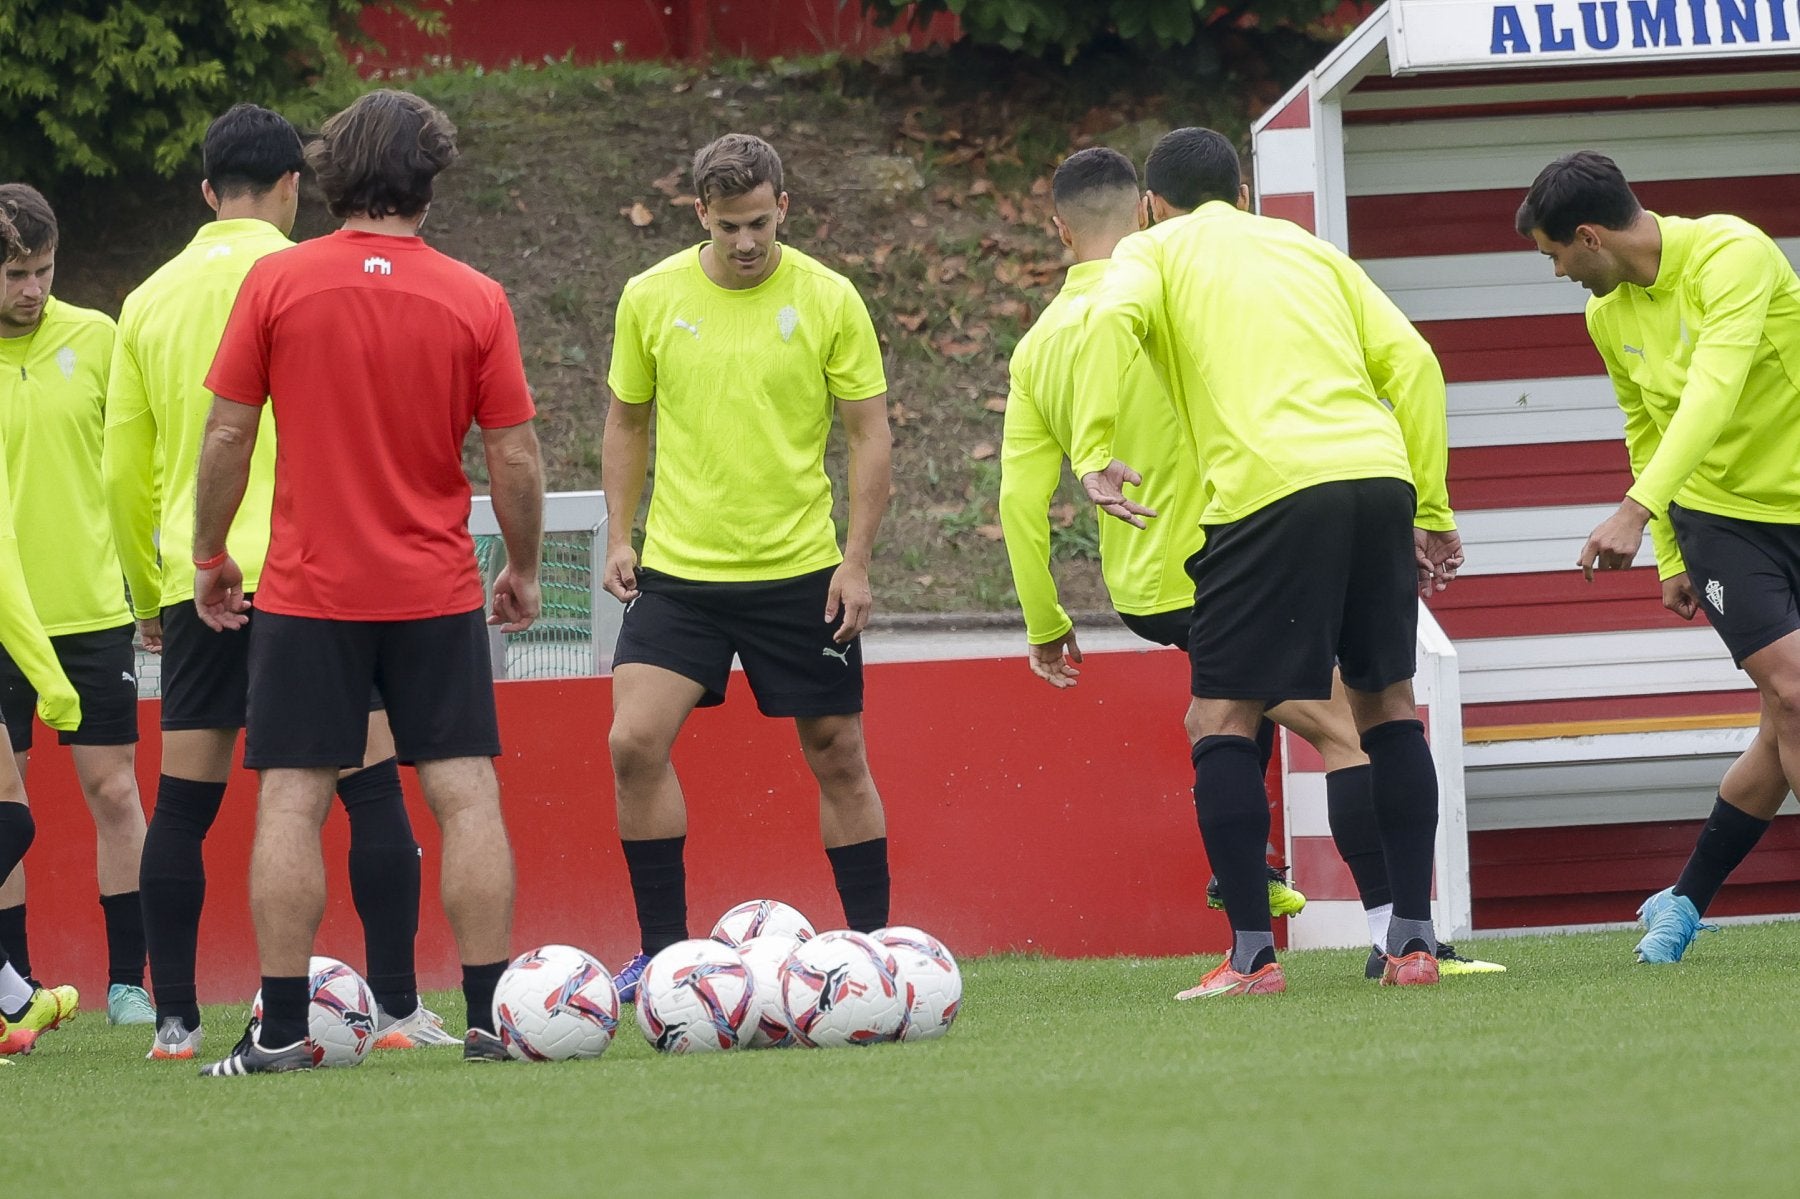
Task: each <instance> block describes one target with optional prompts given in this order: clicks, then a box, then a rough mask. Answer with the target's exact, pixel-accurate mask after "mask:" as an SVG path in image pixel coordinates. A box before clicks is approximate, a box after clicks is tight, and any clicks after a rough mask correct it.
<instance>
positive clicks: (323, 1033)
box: [250, 957, 375, 1066]
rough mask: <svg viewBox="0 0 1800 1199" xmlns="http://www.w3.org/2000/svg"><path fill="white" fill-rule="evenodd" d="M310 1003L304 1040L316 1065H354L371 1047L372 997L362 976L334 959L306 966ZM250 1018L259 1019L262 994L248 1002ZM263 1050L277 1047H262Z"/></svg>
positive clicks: (322, 960)
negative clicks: (311, 1052)
mask: <svg viewBox="0 0 1800 1199" xmlns="http://www.w3.org/2000/svg"><path fill="white" fill-rule="evenodd" d="M306 972H307V985H308V987H309V988H310V989H311V992H312V1000H311V1002H309V1003H308V1004H307V1005H306V1040H307V1042H308V1043H309V1044H310V1045H311V1046H312V1051H313V1064H314V1065H317V1066H355V1065H359V1064H360V1063H361V1062H362V1060H363V1058H365V1057H367V1056H368V1055H369V1050H371V1049H373V1048H374V1047H375V996H374V994H373V993H371V992H370V990H369V984H368V983H366V982H364V981H363V976H362V975H360V974H358V973H357V972H356V971H354V970H352V969H351V968H350V967H349V966H346V965H345V964H344V963H342V962H340V961H338V960H337V959H336V958H327V957H314V958H313V959H312V960H311V961H310V962H308V963H307V971H306ZM250 1016H251V1018H252V1019H255V1020H261V1019H262V992H261V991H260V990H259V991H257V992H256V996H255V998H253V999H251V1001H250ZM266 1048H271V1049H273V1048H278V1047H277V1046H272V1045H271V1046H266Z"/></svg>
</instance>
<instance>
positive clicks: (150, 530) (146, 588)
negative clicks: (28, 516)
mask: <svg viewBox="0 0 1800 1199" xmlns="http://www.w3.org/2000/svg"><path fill="white" fill-rule="evenodd" d="M291 245H293V243H292V242H290V241H289V240H288V239H287V238H286V237H284V236H282V234H281V231H280V230H279V229H277V228H275V226H273V225H271V224H269V223H268V222H267V221H258V220H247V219H240V220H227V221H214V222H212V223H211V224H209V225H206V226H205V227H203V228H202V229H201V230H200V231H199V232H198V233H197V234H195V235H194V239H193V240H192V241H191V242H189V243H188V245H187V248H186V249H184V250H182V251H181V253H179V254H177V255H176V256H175V257H174V258H171V259H170V260H169V261H168V262H166V263H164V264H163V265H162V266H161V267H159V268H158V269H157V271H156V273H155V274H153V275H151V276H150V277H149V278H148V279H146V280H144V282H143V283H142V284H140V285H139V286H138V288H137V289H136V290H135V291H133V292H132V293H131V294H130V295H129V296H126V297H125V306H124V307H123V308H122V309H121V310H120V313H119V347H118V351H117V352H116V353H115V354H114V355H113V367H112V380H111V382H110V384H109V386H108V398H107V406H106V453H105V464H106V466H105V469H106V490H107V501H108V505H109V508H110V510H111V514H112V522H113V531H114V536H115V538H116V540H117V541H118V545H119V561H120V564H121V565H122V566H123V568H124V571H125V579H126V581H127V582H128V583H129V584H130V585H131V607H132V611H133V613H134V614H135V615H136V616H137V618H138V619H139V620H148V619H149V618H151V617H153V616H155V615H156V614H157V613H158V611H159V610H160V609H162V608H164V607H166V606H168V605H170V604H178V603H181V602H182V601H184V600H189V599H192V598H193V597H194V567H193V548H194V481H195V478H196V477H197V472H198V470H199V463H200V442H201V439H202V437H203V435H204V433H205V430H206V418H207V414H208V413H209V412H211V411H212V402H213V397H212V393H211V392H209V391H207V390H206V372H207V371H208V370H209V369H210V368H211V366H212V360H213V355H214V354H215V353H216V352H217V351H218V348H219V338H220V336H221V334H223V333H224V331H225V322H226V321H227V320H228V319H229V318H230V316H231V306H232V303H233V301H235V300H236V299H237V293H238V289H239V288H240V287H241V286H242V285H243V282H244V276H245V275H247V274H249V272H250V267H251V265H252V264H253V263H255V262H256V260H257V259H259V258H262V257H263V256H264V255H267V254H273V253H274V252H275V251H277V250H285V249H287V248H288V247H289V246H291ZM274 494H275V420H274V413H273V408H272V406H269V405H265V406H264V408H263V416H262V427H261V429H259V430H258V432H257V437H256V450H255V452H254V453H253V454H252V455H251V459H250V478H249V481H248V482H247V484H246V485H245V488H244V501H243V503H242V504H241V505H240V506H239V507H238V513H237V516H236V518H234V519H233V520H232V522H231V532H230V534H229V535H228V538H227V544H229V545H230V546H231V553H232V557H233V558H234V559H236V561H237V564H238V565H239V566H240V567H241V568H242V569H243V572H244V590H245V591H254V590H256V585H257V582H258V580H259V579H260V578H261V576H262V567H263V559H264V558H266V557H267V556H268V552H269V513H270V509H271V508H272V506H273V504H274ZM159 549H160V558H161V565H160V566H159V565H158V557H159V553H158V551H159Z"/></svg>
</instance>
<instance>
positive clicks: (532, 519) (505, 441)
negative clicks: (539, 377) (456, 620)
mask: <svg viewBox="0 0 1800 1199" xmlns="http://www.w3.org/2000/svg"><path fill="white" fill-rule="evenodd" d="M481 446H482V450H483V452H484V453H485V454H486V455H487V468H488V479H489V482H490V485H491V488H492V493H491V498H492V500H493V504H494V519H495V520H497V521H498V522H499V524H500V536H501V539H502V540H503V541H505V543H506V566H505V567H504V568H503V569H502V570H501V571H500V575H499V577H498V578H496V579H495V580H494V610H493V614H492V615H490V616H489V617H488V623H489V624H491V625H499V626H500V631H501V632H503V633H523V632H524V631H525V630H526V629H529V628H530V627H531V625H532V622H534V621H535V620H537V618H538V613H539V611H541V610H542V598H541V593H540V592H539V589H538V565H539V553H540V550H541V547H542V544H543V538H544V462H543V456H542V455H541V453H540V452H539V450H538V436H537V427H536V426H535V425H533V424H532V423H531V422H530V421H526V422H525V423H524V424H519V425H511V426H509V427H507V428H504V429H483V430H482V431H481Z"/></svg>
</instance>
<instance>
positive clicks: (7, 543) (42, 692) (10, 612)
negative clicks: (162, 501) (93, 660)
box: [0, 213, 81, 1064]
mask: <svg viewBox="0 0 1800 1199" xmlns="http://www.w3.org/2000/svg"><path fill="white" fill-rule="evenodd" d="M25 257H27V253H26V247H25V246H24V245H22V244H21V243H20V241H19V235H18V232H17V230H15V229H14V228H13V224H12V222H11V221H10V220H8V219H7V217H6V216H5V215H4V213H0V261H5V262H11V261H13V260H14V259H23V258H25ZM0 649H3V650H4V651H5V653H6V655H7V657H8V658H9V659H10V660H11V661H13V662H15V663H17V664H18V668H19V670H20V672H21V673H23V674H24V676H25V677H26V678H27V679H28V680H30V683H31V686H32V687H33V688H34V689H35V690H36V692H37V712H38V716H39V717H40V718H42V720H43V721H44V723H45V724H47V725H49V726H50V727H51V728H53V729H74V728H78V727H79V726H80V724H81V698H80V696H78V695H77V694H76V693H75V686H74V684H72V683H70V682H69V676H68V675H67V674H65V673H64V672H63V668H62V664H61V663H60V662H58V661H57V660H56V650H55V648H54V647H53V646H52V645H51V644H50V638H49V635H48V634H46V633H45V632H44V626H43V623H42V622H41V621H39V620H38V616H37V609H36V608H34V607H32V605H31V593H30V590H29V589H28V588H27V587H26V586H25V571H24V568H23V567H21V566H20V564H19V541H18V537H17V536H16V534H15V532H14V529H13V518H12V487H11V482H10V480H9V479H8V477H7V473H6V455H5V454H4V453H0ZM30 718H31V716H30V713H29V712H27V713H26V715H25V719H27V720H29V719H30ZM36 836H37V825H36V823H35V822H34V821H33V820H32V818H31V809H30V808H29V807H27V806H26V802H25V780H24V779H23V778H22V777H21V776H20V774H19V768H18V766H17V765H16V764H15V763H13V762H10V761H9V762H7V763H6V764H5V765H4V766H0V878H4V877H6V876H7V875H9V874H11V873H12V872H13V870H14V868H15V867H17V866H18V864H19V860H20V859H21V858H23V857H24V856H25V851H26V850H27V849H29V848H31V842H32V840H33V839H34V838H35V837H36ZM29 974H30V970H29V967H27V968H25V969H21V968H20V964H19V963H15V962H14V961H13V960H12V957H11V956H10V955H9V953H8V951H7V946H6V943H5V939H4V938H3V937H0V1055H6V1056H11V1055H14V1054H24V1053H30V1052H31V1050H32V1048H33V1047H34V1046H35V1044H36V1043H37V1038H38V1036H39V1034H41V1033H45V1032H48V1031H49V1030H50V1029H53V1028H55V1027H56V1026H57V1025H59V1024H61V1023H62V1022H63V1021H64V1020H65V1019H67V1018H68V1017H70V1016H73V1015H74V1014H75V1010H76V1008H77V1007H78V1006H79V1003H80V998H81V997H80V996H79V995H78V994H77V993H76V991H75V988H74V987H48V988H46V987H40V986H38V985H37V984H36V983H34V982H32V981H31V979H30V978H29V977H27V976H28V975H29ZM5 1061H6V1057H5V1056H0V1062H5ZM7 1064H10V1063H7Z"/></svg>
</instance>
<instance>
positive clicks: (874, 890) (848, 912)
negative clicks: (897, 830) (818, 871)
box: [825, 837, 890, 933]
mask: <svg viewBox="0 0 1800 1199" xmlns="http://www.w3.org/2000/svg"><path fill="white" fill-rule="evenodd" d="M825 856H826V857H828V858H830V859H831V873H832V876H833V877H834V878H835V879H836V880H837V891H838V899H839V900H841V901H842V902H843V905H844V927H845V928H852V929H855V930H856V931H857V932H859V933H872V932H874V931H875V930H876V929H878V928H885V927H886V926H887V922H888V892H889V888H890V882H889V878H888V839H887V838H886V837H875V838H873V839H871V840H868V841H858V842H856V843H855V844H854V845H828V846H826V847H825Z"/></svg>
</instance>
